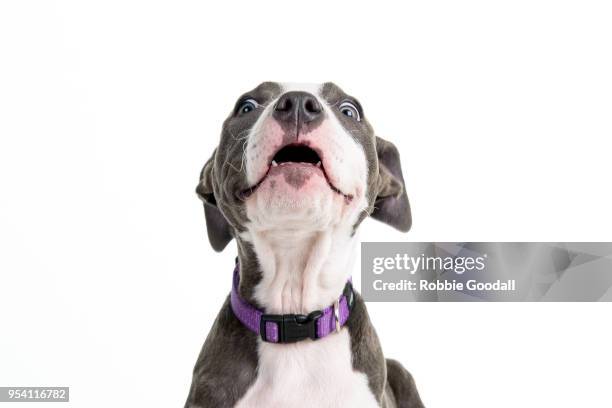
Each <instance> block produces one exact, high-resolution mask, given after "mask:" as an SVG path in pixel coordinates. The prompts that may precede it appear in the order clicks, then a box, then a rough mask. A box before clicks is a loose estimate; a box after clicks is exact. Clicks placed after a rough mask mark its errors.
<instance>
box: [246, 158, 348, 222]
mask: <svg viewBox="0 0 612 408" xmlns="http://www.w3.org/2000/svg"><path fill="white" fill-rule="evenodd" d="M348 204H349V203H348V201H347V199H346V197H345V196H344V195H343V194H341V193H339V192H337V191H335V190H334V189H333V187H332V186H330V184H329V182H328V180H327V178H326V176H325V173H324V171H323V170H322V169H321V168H320V167H317V166H315V165H311V164H307V163H287V164H281V165H278V166H275V167H272V168H270V170H269V172H268V174H267V176H266V178H265V179H264V180H263V181H262V182H261V184H260V185H259V186H258V187H257V190H256V191H254V193H253V194H252V195H251V196H250V197H249V198H248V199H247V200H246V207H247V214H248V217H249V219H250V220H251V221H252V222H253V224H255V225H258V226H260V227H261V228H263V229H271V228H287V229H292V228H301V229H303V228H304V227H305V226H307V227H308V228H309V229H315V230H319V229H324V228H327V227H329V226H331V225H333V224H334V222H336V221H337V220H338V219H339V218H341V216H342V214H343V212H344V208H345V207H346V206H347V205H348Z"/></svg>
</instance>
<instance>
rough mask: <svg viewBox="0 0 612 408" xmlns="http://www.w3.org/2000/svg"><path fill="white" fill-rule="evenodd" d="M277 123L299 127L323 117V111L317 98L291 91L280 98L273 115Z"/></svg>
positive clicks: (306, 93) (305, 93)
mask: <svg viewBox="0 0 612 408" xmlns="http://www.w3.org/2000/svg"><path fill="white" fill-rule="evenodd" d="M272 116H274V118H275V119H276V120H278V121H279V122H285V123H291V124H295V125H297V126H298V127H300V126H301V125H302V124H305V123H311V122H315V121H317V120H318V119H320V118H322V117H323V109H322V108H321V105H320V104H319V101H318V100H317V98H316V97H315V96H314V95H312V94H309V93H308V92H299V91H292V92H287V93H286V94H284V95H283V96H281V97H280V99H279V100H278V102H277V103H276V106H274V113H273V114H272Z"/></svg>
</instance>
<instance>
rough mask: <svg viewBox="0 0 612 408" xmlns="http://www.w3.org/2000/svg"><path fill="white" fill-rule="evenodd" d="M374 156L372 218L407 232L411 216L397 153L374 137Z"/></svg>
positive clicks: (380, 139)
mask: <svg viewBox="0 0 612 408" xmlns="http://www.w3.org/2000/svg"><path fill="white" fill-rule="evenodd" d="M376 154H377V156H378V181H377V183H376V188H377V190H376V191H377V194H376V201H375V202H374V210H373V211H372V217H373V218H374V219H377V220H379V221H382V222H384V223H385V224H388V225H391V226H392V227H394V228H397V229H398V230H400V231H402V232H407V231H408V230H409V229H410V226H411V225H412V214H411V213H410V203H409V202H408V195H407V194H406V188H405V186H404V177H403V176H402V165H401V163H400V157H399V152H398V151H397V147H395V145H394V144H393V143H391V142H388V141H386V140H384V139H382V138H380V137H378V136H376Z"/></svg>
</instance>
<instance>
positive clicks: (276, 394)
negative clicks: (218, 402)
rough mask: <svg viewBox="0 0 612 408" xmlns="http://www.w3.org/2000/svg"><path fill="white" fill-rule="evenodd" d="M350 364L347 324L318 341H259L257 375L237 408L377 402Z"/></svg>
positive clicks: (365, 407) (324, 405)
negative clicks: (284, 342) (281, 342)
mask: <svg viewBox="0 0 612 408" xmlns="http://www.w3.org/2000/svg"><path fill="white" fill-rule="evenodd" d="M378 406H379V405H378V403H377V402H376V399H375V398H374V395H373V394H372V392H371V391H370V388H369V387H368V379H367V377H366V375H365V374H363V373H360V372H356V371H354V370H353V368H352V364H351V350H350V338H349V333H348V330H347V329H343V330H342V331H341V332H340V333H336V334H332V335H329V336H327V337H326V338H323V339H320V340H317V341H314V342H313V341H310V340H307V341H302V342H299V343H295V344H282V345H279V344H268V343H263V342H262V343H260V345H259V364H258V370H257V378H256V380H255V382H254V383H253V385H252V386H251V387H250V388H249V389H248V390H247V392H246V394H245V395H244V396H243V397H242V398H241V399H240V401H238V404H237V405H236V407H239V408H252V407H266V408H276V407H278V408H281V407H282V408H285V407H364V408H367V407H378Z"/></svg>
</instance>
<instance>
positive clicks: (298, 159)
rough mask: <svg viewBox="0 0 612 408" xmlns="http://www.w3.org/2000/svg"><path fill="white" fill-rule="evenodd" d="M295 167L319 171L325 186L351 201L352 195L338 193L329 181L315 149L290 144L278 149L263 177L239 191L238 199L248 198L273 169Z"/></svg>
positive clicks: (338, 190)
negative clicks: (311, 168)
mask: <svg viewBox="0 0 612 408" xmlns="http://www.w3.org/2000/svg"><path fill="white" fill-rule="evenodd" d="M295 165H297V166H312V167H314V168H316V169H318V170H320V171H321V172H322V173H323V175H324V176H325V180H327V184H328V185H329V187H330V188H331V190H332V191H334V192H335V193H337V194H340V195H341V196H343V197H344V198H345V200H346V201H347V202H350V201H351V200H352V199H353V195H352V194H345V193H343V192H342V191H340V189H339V188H337V187H336V186H334V184H333V183H332V182H331V180H330V179H329V177H328V175H327V172H326V171H325V167H324V166H323V160H321V156H320V155H319V153H318V152H317V151H316V150H315V149H312V148H310V147H309V146H306V145H304V144H290V145H287V146H284V147H282V148H281V149H279V150H278V151H277V152H276V153H275V154H274V156H273V157H272V160H271V161H270V163H269V164H268V169H267V171H266V173H265V174H264V176H263V177H262V178H261V179H260V180H259V181H258V182H257V183H256V184H255V185H253V186H251V187H249V188H247V189H246V190H243V191H241V192H240V198H241V199H243V200H246V199H247V198H249V197H250V196H251V195H252V194H253V193H254V192H255V191H256V190H257V188H258V187H259V186H260V185H261V183H263V182H264V180H265V179H266V178H267V177H268V175H269V174H270V171H272V170H273V169H276V168H279V167H280V168H282V167H284V166H295Z"/></svg>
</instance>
